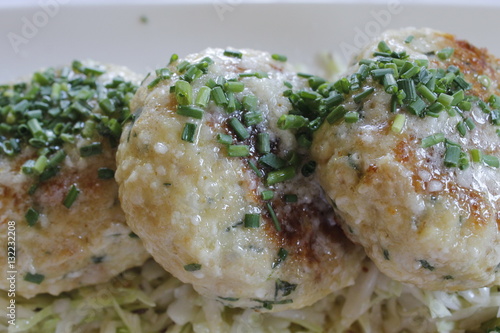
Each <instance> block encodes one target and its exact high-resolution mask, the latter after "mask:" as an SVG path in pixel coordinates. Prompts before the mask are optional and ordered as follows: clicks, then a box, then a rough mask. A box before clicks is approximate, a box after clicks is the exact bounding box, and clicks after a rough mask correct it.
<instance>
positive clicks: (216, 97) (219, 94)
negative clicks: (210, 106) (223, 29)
mask: <svg viewBox="0 0 500 333" xmlns="http://www.w3.org/2000/svg"><path fill="white" fill-rule="evenodd" d="M211 95H212V99H213V101H214V102H215V104H216V105H218V106H224V105H227V103H228V100H227V97H226V94H225V93H224V90H222V88H221V87H219V86H216V87H214V88H213V89H212V92H211Z"/></svg>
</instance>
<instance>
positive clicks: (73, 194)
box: [63, 184, 80, 208]
mask: <svg viewBox="0 0 500 333" xmlns="http://www.w3.org/2000/svg"><path fill="white" fill-rule="evenodd" d="M78 194H80V190H79V189H78V188H77V187H76V185H75V184H73V185H71V188H70V189H69V191H68V193H67V194H66V197H65V198H64V201H63V205H64V206H65V207H66V208H70V207H71V206H72V205H73V203H74V202H75V200H76V198H77V197H78Z"/></svg>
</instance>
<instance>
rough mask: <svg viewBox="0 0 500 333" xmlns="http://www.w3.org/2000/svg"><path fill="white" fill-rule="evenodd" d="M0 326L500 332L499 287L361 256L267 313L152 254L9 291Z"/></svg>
mask: <svg viewBox="0 0 500 333" xmlns="http://www.w3.org/2000/svg"><path fill="white" fill-rule="evenodd" d="M8 302H9V298H8V297H7V293H6V292H2V293H1V297H0V303H1V304H0V308H1V312H2V317H1V319H0V331H1V332H9V333H10V332H37V333H39V332H57V333H68V332H75V333H78V332H86V333H87V332H92V333H94V332H96V333H97V332H99V333H152V332H167V333H190V332H196V333H206V332H231V333H246V332H248V333H250V332H252V333H254V332H270V333H277V332H280V333H281V332H284V333H286V332H367V333H369V332H389V333H391V332H500V319H497V318H498V317H499V316H500V313H499V312H500V311H499V309H500V307H499V306H500V292H499V288H498V287H492V288H480V289H475V290H469V291H464V292H457V293H445V292H429V291H424V290H421V289H418V288H416V287H413V286H409V285H403V284H401V283H398V282H395V281H392V280H391V279H389V278H387V277H386V276H384V275H383V274H382V273H380V272H379V271H378V269H377V268H376V267H375V265H373V264H372V263H371V262H369V261H366V264H365V267H364V269H363V272H362V273H361V274H360V276H359V277H358V279H357V281H356V283H355V284H354V285H353V286H351V287H348V288H345V289H343V290H340V291H338V292H336V293H334V294H332V295H330V296H328V297H326V298H325V299H323V300H321V301H319V302H317V303H316V304H314V305H313V306H310V307H307V308H304V309H300V310H291V311H285V312H280V313H273V314H261V313H258V312H255V311H253V310H251V309H247V310H243V309H234V308H228V307H224V306H222V304H220V303H218V302H217V301H212V300H207V299H204V298H203V297H201V296H199V295H198V294H197V293H196V292H195V291H194V290H193V289H192V287H191V286H190V285H188V284H184V283H182V282H180V281H179V280H177V279H176V278H174V277H172V276H171V275H170V274H169V273H167V272H165V271H164V270H163V269H162V268H161V267H160V266H159V265H158V264H156V263H155V262H154V261H153V260H150V261H147V262H146V263H145V264H144V265H143V266H142V267H137V268H134V269H131V270H128V271H126V272H124V273H122V274H120V275H119V276H118V277H116V278H114V279H113V280H112V281H110V282H108V283H105V284H101V285H97V286H93V287H82V288H80V289H76V290H73V291H71V292H68V293H63V294H61V295H59V296H50V295H45V294H44V295H39V296H37V297H35V298H32V299H29V300H25V299H22V298H21V297H17V298H16V325H15V326H13V325H9V324H8V322H7V320H8V318H7V316H6V308H7V305H8Z"/></svg>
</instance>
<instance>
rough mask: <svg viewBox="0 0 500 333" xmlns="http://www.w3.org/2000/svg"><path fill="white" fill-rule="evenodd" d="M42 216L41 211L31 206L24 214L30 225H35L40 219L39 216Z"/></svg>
mask: <svg viewBox="0 0 500 333" xmlns="http://www.w3.org/2000/svg"><path fill="white" fill-rule="evenodd" d="M39 216H40V213H38V212H37V211H36V210H35V209H34V208H32V207H30V208H29V209H28V210H27V211H26V214H24V217H25V219H26V222H28V225H29V226H30V227H32V226H34V225H35V224H36V222H37V221H38V218H39Z"/></svg>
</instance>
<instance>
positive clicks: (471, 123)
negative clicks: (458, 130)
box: [464, 117, 476, 131]
mask: <svg viewBox="0 0 500 333" xmlns="http://www.w3.org/2000/svg"><path fill="white" fill-rule="evenodd" d="M464 122H465V125H467V128H468V129H469V130H471V131H472V130H473V129H474V128H476V124H474V121H473V120H472V118H469V117H467V118H465V119H464Z"/></svg>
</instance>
